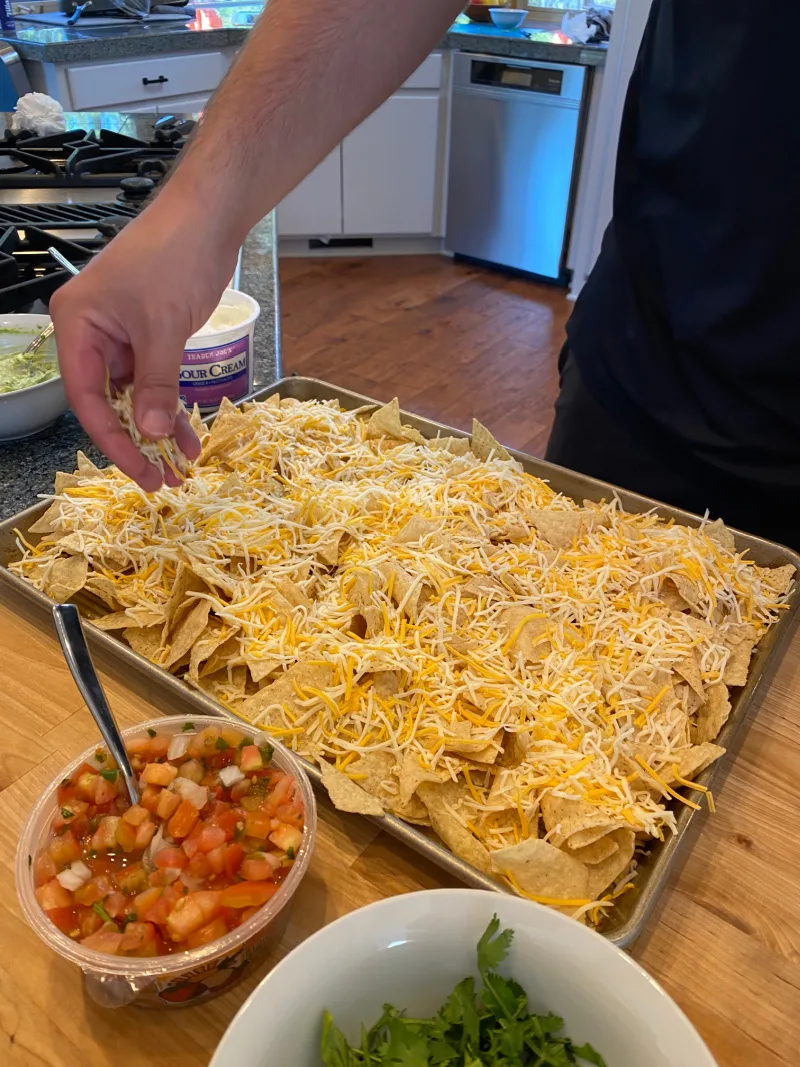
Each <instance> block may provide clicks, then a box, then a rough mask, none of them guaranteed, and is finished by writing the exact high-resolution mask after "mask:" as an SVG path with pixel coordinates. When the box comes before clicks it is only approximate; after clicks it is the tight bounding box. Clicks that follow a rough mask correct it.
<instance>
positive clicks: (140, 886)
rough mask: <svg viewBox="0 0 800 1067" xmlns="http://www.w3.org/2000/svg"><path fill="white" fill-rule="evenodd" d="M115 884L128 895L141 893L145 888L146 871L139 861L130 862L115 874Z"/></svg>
mask: <svg viewBox="0 0 800 1067" xmlns="http://www.w3.org/2000/svg"><path fill="white" fill-rule="evenodd" d="M117 885H118V886H119V888H120V889H121V890H122V892H123V893H126V894H127V895H128V896H132V895H133V894H134V893H141V892H142V891H143V890H144V889H146V888H147V871H146V870H145V869H144V867H143V866H142V865H141V863H134V864H131V866H130V867H126V868H125V869H124V870H122V871H120V872H119V874H118V875H117Z"/></svg>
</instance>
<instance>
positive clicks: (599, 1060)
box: [571, 1044, 606, 1067]
mask: <svg viewBox="0 0 800 1067" xmlns="http://www.w3.org/2000/svg"><path fill="white" fill-rule="evenodd" d="M571 1049H572V1054H573V1056H576V1057H577V1058H578V1059H579V1060H586V1062H587V1063H593V1064H594V1067H606V1061H605V1060H604V1059H603V1057H602V1056H601V1055H600V1053H599V1052H597V1051H596V1050H595V1049H593V1048H592V1046H591V1045H589V1044H586V1045H571Z"/></svg>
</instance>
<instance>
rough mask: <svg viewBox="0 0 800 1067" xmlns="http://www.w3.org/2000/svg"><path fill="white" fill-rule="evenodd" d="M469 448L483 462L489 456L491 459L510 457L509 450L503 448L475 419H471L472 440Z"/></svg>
mask: <svg viewBox="0 0 800 1067" xmlns="http://www.w3.org/2000/svg"><path fill="white" fill-rule="evenodd" d="M470 450H471V452H472V454H473V455H475V456H477V457H478V459H480V460H483V461H484V463H485V462H486V460H488V459H489V457H490V456H491V457H492V459H511V456H510V454H509V452H508V451H507V450H506V449H505V448H503V446H502V445H501V444H500V442H499V441H498V440H497V439H496V438H495V437H494V435H493V434H491V433H490V432H489V430H487V429H486V427H485V426H482V425H481V424H480V423H479V422H478V420H477V419H473V420H472V440H471V441H470Z"/></svg>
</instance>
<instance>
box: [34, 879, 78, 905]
mask: <svg viewBox="0 0 800 1067" xmlns="http://www.w3.org/2000/svg"><path fill="white" fill-rule="evenodd" d="M35 893H36V899H37V900H38V901H39V905H40V907H41V908H42V909H43V911H52V910H53V909H54V908H71V907H72V893H70V891H69V890H68V889H65V888H64V887H63V885H62V884H61V883H60V882H59V881H58V880H57V879H55V878H53V879H51V880H50V881H49V882H45V884H44V885H41V886H39V888H38V889H37V890H35Z"/></svg>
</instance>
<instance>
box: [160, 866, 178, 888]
mask: <svg viewBox="0 0 800 1067" xmlns="http://www.w3.org/2000/svg"><path fill="white" fill-rule="evenodd" d="M180 876H181V869H180V867H163V868H162V870H161V877H162V878H163V879H164V881H165V882H166V883H167V885H172V883H173V882H177V881H178V879H179V878H180Z"/></svg>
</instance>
